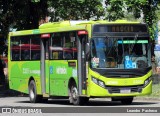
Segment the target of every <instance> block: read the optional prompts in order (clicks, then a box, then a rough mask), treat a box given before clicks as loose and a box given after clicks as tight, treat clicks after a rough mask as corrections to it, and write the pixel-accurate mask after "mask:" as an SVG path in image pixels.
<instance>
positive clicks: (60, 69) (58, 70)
mask: <svg viewBox="0 0 160 116" xmlns="http://www.w3.org/2000/svg"><path fill="white" fill-rule="evenodd" d="M56 73H57V74H67V69H66V68H65V67H57V68H56Z"/></svg>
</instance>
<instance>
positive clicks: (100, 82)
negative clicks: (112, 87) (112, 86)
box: [92, 77, 105, 88]
mask: <svg viewBox="0 0 160 116" xmlns="http://www.w3.org/2000/svg"><path fill="white" fill-rule="evenodd" d="M92 81H93V82H94V83H95V84H97V85H99V86H101V87H103V88H105V84H104V82H103V81H101V80H99V79H96V78H94V77H92Z"/></svg>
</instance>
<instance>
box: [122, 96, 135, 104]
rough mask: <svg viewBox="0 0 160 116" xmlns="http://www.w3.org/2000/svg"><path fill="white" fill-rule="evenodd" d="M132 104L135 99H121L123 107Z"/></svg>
mask: <svg viewBox="0 0 160 116" xmlns="http://www.w3.org/2000/svg"><path fill="white" fill-rule="evenodd" d="M132 102H133V97H131V98H126V99H121V103H122V104H123V105H130V104H132Z"/></svg>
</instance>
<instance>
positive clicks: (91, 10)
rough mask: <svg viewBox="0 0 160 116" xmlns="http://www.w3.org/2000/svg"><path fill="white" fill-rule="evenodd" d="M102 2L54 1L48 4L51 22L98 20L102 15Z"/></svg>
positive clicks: (95, 0) (94, 0)
mask: <svg viewBox="0 0 160 116" xmlns="http://www.w3.org/2000/svg"><path fill="white" fill-rule="evenodd" d="M101 1H102V0H56V1H52V2H50V10H51V11H52V12H51V13H50V16H51V20H52V21H59V20H79V19H80V20H89V19H90V18H94V19H95V20H96V19H99V18H100V17H101V16H103V15H104V8H103V7H102V3H101Z"/></svg>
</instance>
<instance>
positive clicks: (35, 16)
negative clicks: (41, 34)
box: [0, 0, 48, 37]
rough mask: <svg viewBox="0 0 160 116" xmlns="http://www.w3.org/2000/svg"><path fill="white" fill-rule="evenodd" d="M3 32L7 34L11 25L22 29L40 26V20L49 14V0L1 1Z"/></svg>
mask: <svg viewBox="0 0 160 116" xmlns="http://www.w3.org/2000/svg"><path fill="white" fill-rule="evenodd" d="M1 6H2V7H1V10H2V12H1V17H0V23H1V24H2V26H3V28H2V33H3V34H4V35H5V37H6V36H7V33H8V30H9V27H15V28H17V29H18V30H21V29H33V28H38V23H39V20H40V19H42V18H45V17H46V15H47V12H48V11H47V8H48V4H47V0H45V1H44V0H40V2H32V1H30V0H2V1H1Z"/></svg>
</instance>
